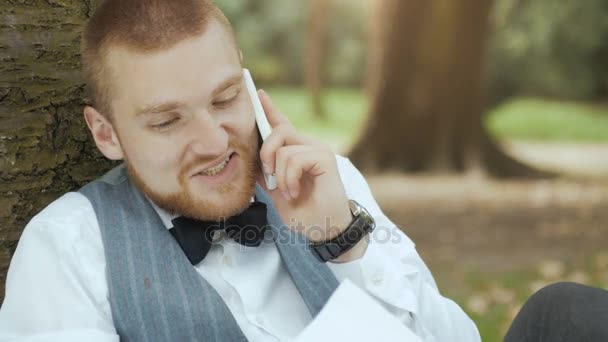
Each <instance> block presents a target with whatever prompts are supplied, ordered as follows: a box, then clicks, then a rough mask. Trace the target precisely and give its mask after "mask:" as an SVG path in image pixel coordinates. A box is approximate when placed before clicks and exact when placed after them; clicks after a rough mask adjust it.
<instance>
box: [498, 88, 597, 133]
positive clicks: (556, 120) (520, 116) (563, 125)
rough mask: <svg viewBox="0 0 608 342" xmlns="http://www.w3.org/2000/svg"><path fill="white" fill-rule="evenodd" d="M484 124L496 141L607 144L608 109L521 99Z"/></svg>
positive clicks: (575, 103) (501, 109) (505, 107)
mask: <svg viewBox="0 0 608 342" xmlns="http://www.w3.org/2000/svg"><path fill="white" fill-rule="evenodd" d="M486 124H487V126H488V127H489V129H490V131H491V132H492V133H493V134H494V135H495V136H497V137H499V138H508V139H517V140H537V141H560V142H561V141H565V142H608V106H600V105H590V104H585V103H577V102H560V101H554V100H553V101H551V100H541V99H527V98H522V99H516V100H513V101H511V102H509V103H507V104H505V105H503V106H501V107H499V108H497V109H496V110H495V111H493V112H492V113H490V116H489V117H488V120H487V122H486Z"/></svg>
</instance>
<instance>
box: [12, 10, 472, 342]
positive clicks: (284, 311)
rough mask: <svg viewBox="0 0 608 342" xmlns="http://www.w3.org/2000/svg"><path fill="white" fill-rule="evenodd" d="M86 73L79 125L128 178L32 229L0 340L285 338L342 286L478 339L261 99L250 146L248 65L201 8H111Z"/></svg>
mask: <svg viewBox="0 0 608 342" xmlns="http://www.w3.org/2000/svg"><path fill="white" fill-rule="evenodd" d="M82 57H83V70H84V76H85V80H86V82H87V85H88V86H89V88H90V90H91V94H92V98H93V105H92V106H87V107H85V109H84V117H85V120H86V122H87V125H88V127H89V129H90V131H91V133H92V135H93V138H94V140H95V143H96V144H97V147H98V148H99V150H100V151H101V152H102V153H103V154H104V155H105V156H106V157H107V158H109V159H112V160H124V166H121V167H118V168H116V169H114V170H112V171H111V172H109V173H108V174H106V175H105V176H104V177H102V178H101V179H99V180H96V181H94V182H92V183H90V184H88V185H87V186H85V187H84V188H83V189H80V190H79V191H78V192H71V193H68V194H65V195H64V196H63V197H61V198H59V199H58V200H56V201H55V202H53V203H52V204H50V205H49V206H48V207H47V208H45V209H44V210H43V211H42V212H41V213H39V214H38V215H37V216H36V217H35V218H34V219H32V221H31V222H30V223H29V224H28V226H27V227H26V229H25V230H24V233H23V235H22V238H21V240H20V242H19V246H18V248H17V250H16V252H15V255H14V257H13V260H12V262H11V267H10V270H9V274H8V278H7V286H6V299H5V301H4V303H3V306H2V310H1V311H0V339H3V340H4V339H20V338H23V340H27V341H55V340H57V341H58V340H61V341H68V340H69V341H72V340H73V341H118V340H119V339H120V340H123V341H129V340H131V341H139V340H153V341H182V340H203V341H207V340H216V341H233V340H249V341H277V340H278V341H285V340H291V339H293V338H294V337H295V336H297V335H298V333H300V332H301V331H302V329H303V328H304V327H305V326H306V325H308V324H309V323H310V322H311V321H312V319H313V318H314V317H315V315H316V314H317V313H318V312H319V310H320V309H321V308H322V307H323V305H324V304H325V302H326V301H327V299H328V298H329V296H330V295H331V294H332V292H333V291H334V290H335V289H336V287H337V285H338V284H339V282H340V281H342V280H344V279H347V278H348V279H350V280H351V281H352V282H354V283H355V284H357V285H358V286H359V287H361V288H363V289H365V290H367V292H369V293H370V294H371V295H372V296H373V297H374V298H375V299H376V300H377V301H378V302H379V303H381V304H382V305H383V306H384V307H385V308H386V309H388V310H389V311H390V312H391V313H392V314H393V315H394V316H395V317H396V318H397V319H399V320H400V321H401V322H403V324H404V325H405V326H406V327H407V328H408V329H410V330H411V331H412V332H414V333H415V334H417V335H418V336H420V337H421V338H422V339H423V340H425V341H478V340H479V334H478V332H477V329H476V328H475V326H474V324H473V323H472V322H471V320H470V319H469V318H468V317H467V316H466V314H465V313H464V312H463V311H462V310H461V309H460V308H459V307H458V306H457V305H456V304H455V303H453V302H452V301H450V300H448V299H446V298H444V297H442V296H441V295H440V294H439V292H438V290H437V286H436V285H435V282H434V280H433V278H432V276H431V274H430V272H429V271H428V269H427V268H426V266H425V265H424V263H423V262H422V260H421V259H420V257H419V256H418V254H417V252H416V250H415V248H414V244H413V243H412V242H411V241H410V240H409V239H408V238H407V237H406V236H405V235H404V234H403V233H402V232H400V231H399V230H398V229H397V228H396V227H394V225H393V224H392V223H391V222H390V221H389V220H388V218H386V216H385V215H384V214H383V213H382V212H381V210H380V208H378V206H377V204H376V202H375V200H374V199H373V197H372V195H371V192H370V190H369V188H368V186H367V183H366V182H365V180H364V179H363V177H362V176H361V174H360V173H359V172H358V170H357V169H355V168H354V166H353V165H352V164H351V163H350V162H349V161H348V160H347V159H345V158H343V157H339V156H338V157H336V156H335V155H334V154H333V153H332V152H331V150H330V149H329V148H327V147H326V146H324V145H322V144H319V143H318V142H316V141H314V140H311V139H309V138H307V137H304V136H302V135H301V134H300V133H299V132H297V131H296V130H295V129H294V127H293V126H292V125H291V124H290V123H289V121H288V120H287V119H286V118H285V117H284V116H283V115H282V114H281V113H280V112H279V111H278V110H277V109H276V108H275V106H274V105H273V103H272V101H271V99H270V98H269V96H268V95H267V94H265V93H264V92H260V94H259V97H260V100H261V101H262V104H263V106H264V110H265V111H266V113H267V115H268V120H269V122H270V124H271V125H272V127H273V131H272V134H271V135H270V137H268V139H267V140H266V141H265V142H264V143H263V145H261V146H260V144H261V142H260V141H259V140H258V133H257V129H256V126H255V121H254V115H253V110H252V107H251V99H250V98H249V96H248V94H247V92H246V90H245V89H244V85H243V77H242V71H241V70H242V57H241V55H240V52H239V49H238V47H237V45H236V41H235V38H234V36H233V33H232V30H231V27H230V24H229V23H228V21H227V20H226V18H225V17H224V15H223V14H222V13H221V11H220V10H219V9H217V8H216V7H215V6H214V5H213V3H212V2H211V1H207V0H170V1H169V0H147V1H137V0H129V1H126V0H107V1H106V2H104V3H103V4H102V5H101V6H100V7H99V8H98V10H97V11H96V12H95V14H94V15H93V16H92V18H91V19H90V21H89V23H88V24H87V27H86V28H85V31H84V33H83V41H82ZM260 164H261V165H260ZM262 167H263V170H264V173H266V174H274V175H275V177H276V180H277V184H278V189H276V190H268V189H267V188H266V184H265V181H264V176H263V173H262V172H261V169H262ZM349 200H354V201H356V202H351V201H349ZM351 207H352V208H354V209H353V210H352V211H351V210H350V209H351ZM365 210H367V211H369V213H370V215H371V217H373V219H374V220H375V224H376V226H377V227H378V228H377V229H376V230H374V231H373V232H372V234H371V238H367V233H368V232H369V230H370V229H371V228H372V227H373V223H371V222H370V221H369V220H367V219H365V215H362V214H358V213H359V211H361V212H365ZM356 213H357V214H356ZM247 227H249V228H252V227H253V229H249V228H247ZM221 228H225V229H221ZM248 229H249V230H248ZM261 233H263V234H262V235H263V236H264V237H267V236H269V235H270V236H271V238H269V239H268V238H264V239H262V240H261V241H260V239H259V235H260V234H261ZM267 233H270V234H267ZM387 233H388V234H387ZM346 235H348V236H346ZM250 238H251V239H250ZM336 239H341V240H340V241H341V242H339V243H336V241H337V240H336ZM354 300H356V299H354ZM369 329H374V327H373V326H370V327H369Z"/></svg>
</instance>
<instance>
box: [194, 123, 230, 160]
mask: <svg viewBox="0 0 608 342" xmlns="http://www.w3.org/2000/svg"><path fill="white" fill-rule="evenodd" d="M193 121H194V122H193V124H192V125H191V127H190V130H189V132H188V135H189V137H190V144H189V150H190V151H191V152H192V153H194V154H195V155H197V156H198V157H199V158H200V157H204V158H215V157H217V156H220V155H222V154H224V153H226V151H227V150H228V142H229V137H228V132H226V128H225V127H224V123H223V122H222V121H220V120H215V119H214V118H212V116H211V115H209V114H208V113H203V114H202V115H199V116H197V118H196V119H195V120H193Z"/></svg>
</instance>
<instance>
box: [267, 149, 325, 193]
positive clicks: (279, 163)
mask: <svg viewBox="0 0 608 342" xmlns="http://www.w3.org/2000/svg"><path fill="white" fill-rule="evenodd" d="M317 149H318V147H316V146H311V145H292V146H283V147H281V148H279V149H278V150H277V152H276V161H275V163H276V169H275V178H276V180H277V187H278V188H279V190H280V191H281V193H282V194H283V196H284V197H285V199H287V200H291V199H293V198H294V197H293V196H292V194H291V193H290V188H289V187H288V185H287V178H286V175H287V164H288V163H289V161H290V160H292V159H294V158H297V155H299V154H300V153H302V152H310V151H315V150H317Z"/></svg>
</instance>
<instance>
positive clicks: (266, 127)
mask: <svg viewBox="0 0 608 342" xmlns="http://www.w3.org/2000/svg"><path fill="white" fill-rule="evenodd" d="M243 78H244V79H245V87H246V88H247V92H248V93H249V97H250V98H251V104H252V105H253V110H254V112H255V122H256V124H257V126H258V130H259V131H260V136H261V137H262V141H266V138H268V136H269V135H270V132H272V127H270V123H269V122H268V119H267V118H266V113H265V112H264V108H263V107H262V103H261V102H260V98H259V97H258V91H257V89H256V88H255V84H254V83H253V78H252V77H251V73H250V72H249V70H247V69H243ZM262 172H264V170H262ZM264 180H266V187H267V188H268V190H274V189H276V188H277V181H276V179H275V177H274V175H267V174H266V173H264Z"/></svg>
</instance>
